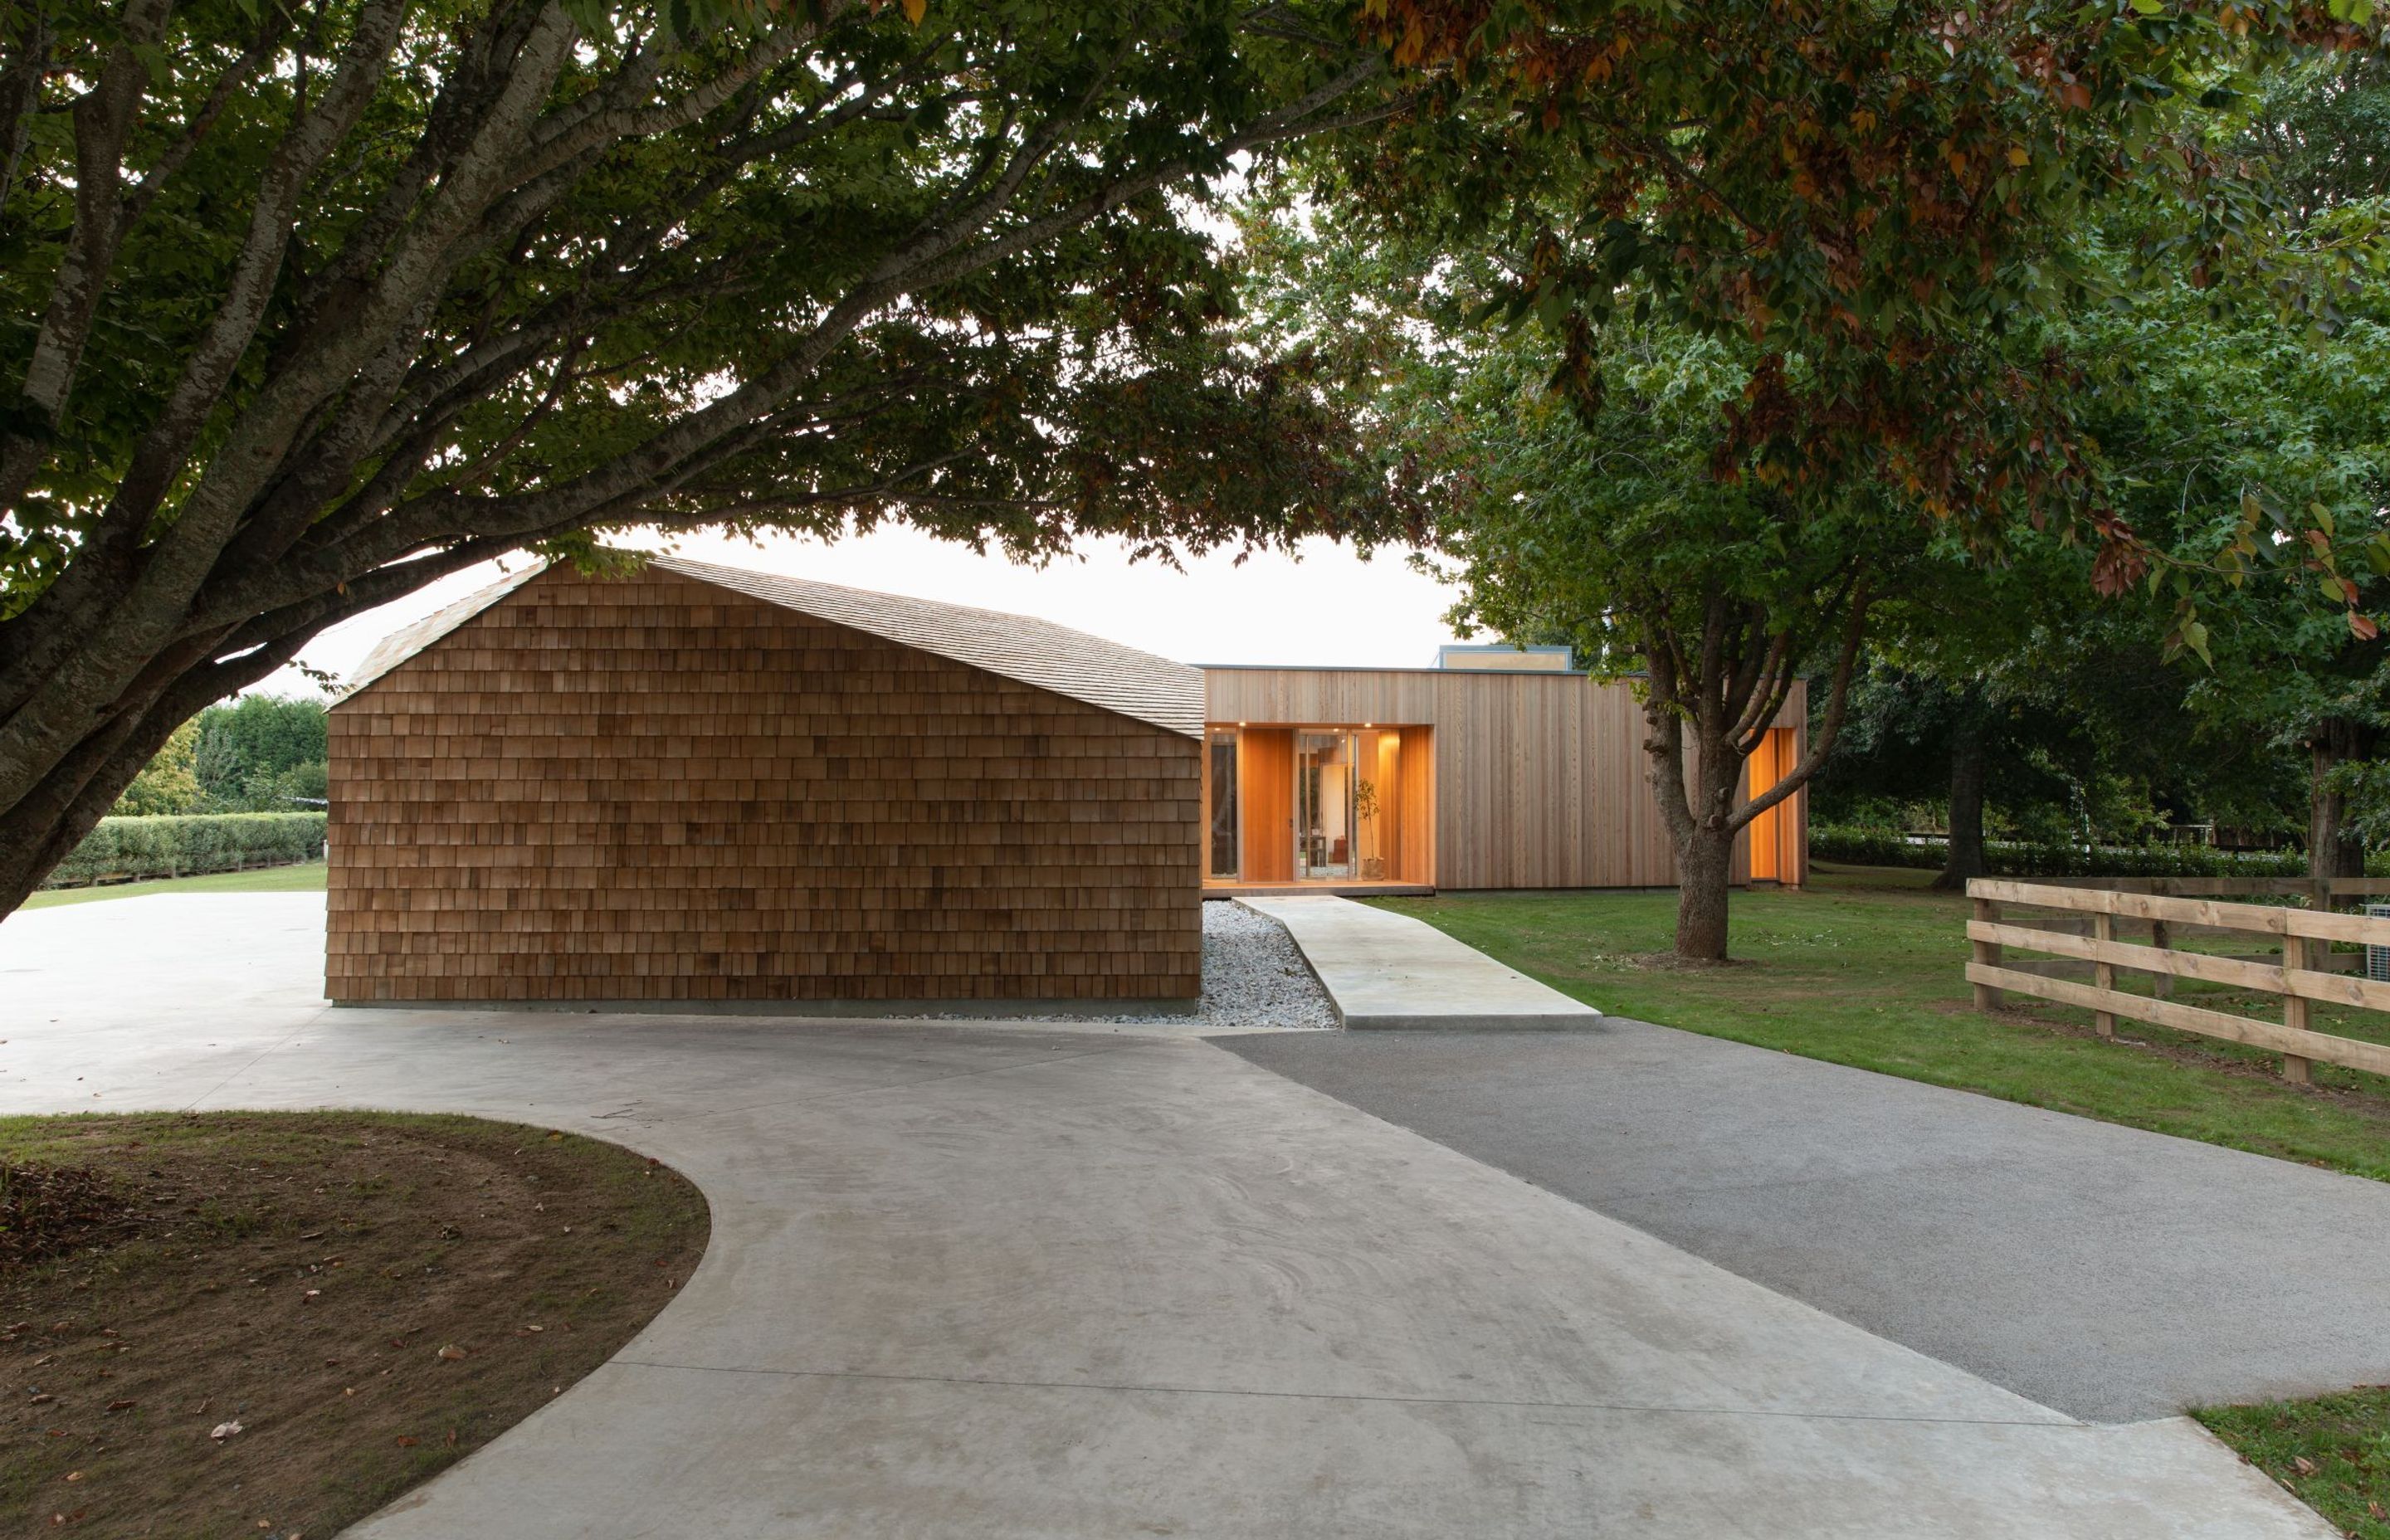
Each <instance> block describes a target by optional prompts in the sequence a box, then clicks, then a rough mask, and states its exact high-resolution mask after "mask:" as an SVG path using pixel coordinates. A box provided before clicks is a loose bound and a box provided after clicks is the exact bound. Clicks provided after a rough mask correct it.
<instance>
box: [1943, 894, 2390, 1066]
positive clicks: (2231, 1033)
mask: <svg viewBox="0 0 2390 1540" xmlns="http://www.w3.org/2000/svg"><path fill="white" fill-rule="evenodd" d="M1967 896H1968V897H1969V898H1970V899H1972V900H1973V902H1974V914H1973V917H1972V918H1970V919H1969V920H1968V922H1967V940H1968V941H1969V943H1971V945H1972V957H1971V958H1970V960H1969V962H1968V964H1967V982H1969V983H1971V984H1972V985H1973V986H1974V995H1975V1007H1976V1008H1977V1009H1979V1010H1988V1009H1991V1008H1993V1007H1997V1006H1998V1005H1999V1004H2000V1001H2001V997H2002V995H2003V993H2004V992H2010V991H2013V992H2014V993H2016V994H2019V995H2030V996H2032V997H2033V998H2035V999H2039V1000H2049V1001H2051V1002H2053V1003H2055V1004H2058V1005H2066V1006H2077V1007H2084V1008H2086V1009H2088V1010H2089V1011H2090V1012H2091V1013H2092V1016H2091V1021H2092V1026H2093V1029H2094V1030H2095V1031H2096V1032H2098V1033H2099V1034H2100V1035H2101V1036H2102V1037H2114V1035H2115V1034H2116V1019H2117V1018H2118V1017H2120V1016H2121V1017H2125V1018H2127V1019H2129V1020H2136V1021H2146V1022H2149V1023H2150V1024H2152V1025H2153V1026H2161V1027H2171V1028H2173V1029H2175V1030H2176V1031H2178V1032H2189V1033H2199V1034H2201V1035H2203V1036H2206V1037H2220V1038H2225V1039H2229V1041H2232V1042H2235V1043H2245V1044H2248V1045H2249V1046H2253V1047H2257V1048H2264V1049H2267V1050H2269V1051H2271V1052H2274V1053H2279V1054H2281V1056H2282V1075H2283V1078H2284V1079H2286V1080H2291V1081H2295V1082H2300V1083H2305V1082H2306V1079H2307V1078H2308V1073H2307V1072H2308V1066H2309V1065H2310V1064H2312V1063H2315V1062H2322V1063H2326V1064H2338V1065H2341V1066H2344V1067H2345V1068H2347V1069H2352V1070H2364V1071H2368V1072H2371V1073H2374V1074H2390V1045H2385V1044H2381V1043H2371V1042H2367V1041H2364V1040H2363V1039H2360V1038H2353V1037H2339V1036H2335V1035H2333V1034H2332V1033H2321V1032H2316V1031H2313V1030H2311V1029H2310V1028H2309V1027H2308V1025H2307V1020H2308V1015H2309V1012H2310V1009H2311V1008H2312V1007H2313V1006H2314V1005H2315V1004H2317V1003H2319V1002H2320V1003H2323V1004H2328V1005H2333V1006H2353V1007H2359V1008H2361V1009H2365V1010H2377V1011H2390V982H2382V981H2376V980H2373V979H2369V978H2366V977H2364V976H2363V974H2364V971H2365V969H2364V957H2365V954H2364V953H2363V952H2361V951H2360V952H2347V953H2334V952H2333V951H2332V945H2333V943H2345V944H2350V945H2355V946H2358V947H2373V946H2379V947H2385V948H2390V918H2381V919H2373V918H2366V917H2365V916H2363V915H2356V914H2343V913H2338V912H2336V910H2335V907H2334V906H2335V905H2341V904H2359V905H2361V904H2362V903H2364V902H2365V901H2367V900H2369V899H2377V898H2390V879H2382V878H2332V879H2314V878H2229V877H2205V878H2199V877H2178V878H2109V879H2086V880H2083V881H2079V882H2070V883H2067V884H2064V885H2060V884H2057V883H2046V882H2017V881H2011V880H2008V879H1999V878H1978V879H1975V880H1973V881H1972V882H1969V883H1968V884H1967ZM2237 898H2276V899H2284V900H2291V899H2295V900H2301V901H2303V902H2304V905H2305V906H2294V905H2292V904H2289V903H2276V904H2251V903H2235V902H2229V900H2231V899H2237ZM2011 907H2015V908H2026V909H2033V910H2038V911H2045V913H2042V914H2039V915H2037V916H2033V917H2030V920H2031V922H2030V923H2025V922H2021V921H2023V920H2024V919H2026V918H2028V917H2018V916H2014V915H2011V914H2010V913H2009V912H2008V911H2009V910H2010V909H2011ZM2120 924H2123V925H2131V926H2136V927H2139V926H2146V927H2147V928H2148V933H2149V940H2148V941H2147V942H2146V943H2142V942H2139V941H2132V940H2127V939H2126V938H2124V937H2122V936H2119V935H2118V934H2117V928H2118V926H2119V925H2120ZM2192 936H2224V937H2228V938H2239V939H2241V940H2242V941H2243V942H2245V943H2247V944H2248V945H2249V946H2252V947H2256V948H2260V949H2262V950H2259V951H2256V952H2255V953H2251V952H2248V951H2245V950H2244V951H2236V952H2230V953H2217V952H2207V951H2193V950H2186V949H2183V948H2182V947H2180V946H2178V945H2177V943H2178V942H2180V941H2182V940H2185V939H2187V938H2189V937H2192ZM2011 951H2023V952H2030V953H2040V954H2044V955H2045V956H2044V957H2043V958H2040V959H2037V960H2034V961H2030V962H2018V961H2016V960H2014V959H2011V957H2009V956H2008V954H2009V953H2010V952H2011ZM2118 969H2124V970H2126V971H2127V972H2132V973H2146V974H2148V975H2150V976H2151V979H2152V985H2151V993H2150V994H2148V995H2139V994H2135V993H2133V992H2131V991H2128V990H2122V989H2119V988H2117V987H2116V973H2117V970H2118ZM2344 969H2354V971H2353V972H2349V971H2344ZM2070 971H2071V972H2073V973H2075V975H2077V978H2080V977H2081V975H2083V974H2084V973H2085V972H2086V971H2088V975H2089V978H2088V982H2076V981H2075V979H2068V978H2063V977H2060V976H2059V975H2060V974H2061V973H2063V972H2070ZM2180 979H2196V980H2201V981H2204V982H2208V983H2214V984H2221V985H2224V986H2226V987H2228V988H2231V989H2237V990H2242V991H2245V992H2250V993H2255V994H2261V995H2270V996H2272V997H2273V1000H2274V1002H2275V1004H2274V1006H2273V1007H2271V1008H2272V1010H2273V1012H2274V1013H2275V1014H2276V1015H2277V1016H2278V1018H2279V1019H2278V1020H2263V1019H2260V1018H2257V1017H2254V1016H2243V1015H2238V1014H2235V1013H2232V1012H2229V1011H2221V1010H2213V1009H2210V1008H2208V1007H2204V1006H2195V1005H2189V1004H2185V1003H2182V1002H2180V1001H2178V1000H2176V999H2174V998H2173V995H2174V994H2175V990H2174V984H2175V982H2176V981H2177V980H2180Z"/></svg>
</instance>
